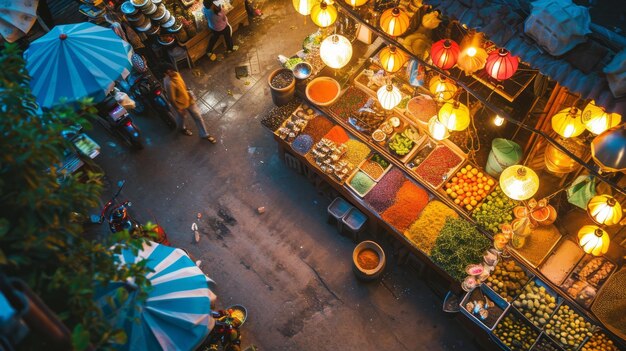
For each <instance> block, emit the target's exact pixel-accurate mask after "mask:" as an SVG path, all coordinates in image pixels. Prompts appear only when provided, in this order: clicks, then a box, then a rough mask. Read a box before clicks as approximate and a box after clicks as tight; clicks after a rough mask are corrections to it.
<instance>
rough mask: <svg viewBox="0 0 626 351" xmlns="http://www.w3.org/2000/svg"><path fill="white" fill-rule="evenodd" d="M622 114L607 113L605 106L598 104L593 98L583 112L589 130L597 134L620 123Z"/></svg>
mask: <svg viewBox="0 0 626 351" xmlns="http://www.w3.org/2000/svg"><path fill="white" fill-rule="evenodd" d="M621 120H622V115H620V114H619V113H607V112H606V111H605V110H604V108H603V107H601V106H598V105H596V102H595V101H593V100H591V101H590V102H589V103H588V104H587V106H586V107H585V109H584V110H583V114H582V122H583V124H584V125H585V128H587V130H588V131H590V132H592V133H593V134H595V135H598V134H602V133H604V131H605V130H607V129H611V128H613V127H615V126H616V125H618V124H619V122H620V121H621Z"/></svg>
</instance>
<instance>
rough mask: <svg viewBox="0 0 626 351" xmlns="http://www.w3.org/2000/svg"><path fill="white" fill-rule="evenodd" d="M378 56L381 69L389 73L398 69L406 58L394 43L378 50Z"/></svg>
mask: <svg viewBox="0 0 626 351" xmlns="http://www.w3.org/2000/svg"><path fill="white" fill-rule="evenodd" d="M378 56H379V57H380V64H381V65H382V66H383V69H384V70H385V71H387V72H389V73H394V72H397V71H399V70H400V68H402V66H403V65H404V63H405V62H406V60H407V57H406V55H405V54H404V53H403V52H402V50H398V49H397V48H396V47H395V46H394V45H389V46H387V47H386V48H384V49H382V50H380V54H379V55H378Z"/></svg>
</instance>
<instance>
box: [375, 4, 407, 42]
mask: <svg viewBox="0 0 626 351" xmlns="http://www.w3.org/2000/svg"><path fill="white" fill-rule="evenodd" d="M380 28H381V29H382V30H383V32H385V33H387V34H389V35H391V36H392V37H397V36H400V35H402V34H404V32H406V30H407V29H408V28H409V15H407V14H406V12H405V11H404V10H402V9H400V8H399V7H394V8H391V9H387V10H385V12H383V14H382V15H380Z"/></svg>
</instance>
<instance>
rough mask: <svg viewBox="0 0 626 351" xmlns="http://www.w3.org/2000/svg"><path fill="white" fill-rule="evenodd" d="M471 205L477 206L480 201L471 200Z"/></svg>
mask: <svg viewBox="0 0 626 351" xmlns="http://www.w3.org/2000/svg"><path fill="white" fill-rule="evenodd" d="M470 205H472V206H476V205H478V201H476V200H472V201H470Z"/></svg>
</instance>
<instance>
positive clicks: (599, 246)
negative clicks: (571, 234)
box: [578, 225, 611, 256]
mask: <svg viewBox="0 0 626 351" xmlns="http://www.w3.org/2000/svg"><path fill="white" fill-rule="evenodd" d="M610 242H611V239H610V238H609V234H608V233H607V232H605V231H604V230H603V229H601V228H600V227H598V226H595V225H584V226H583V227H582V228H580V230H579V231H578V244H579V245H580V246H581V247H582V248H583V250H584V251H585V252H586V253H588V254H592V255H594V256H600V255H602V254H605V253H606V252H607V251H608V250H609V243H610Z"/></svg>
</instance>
